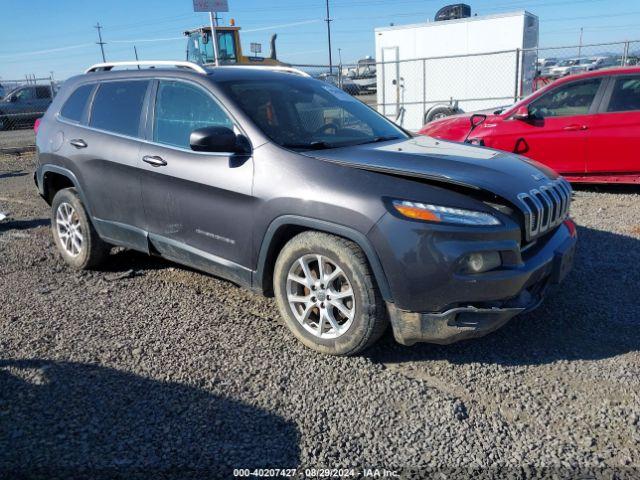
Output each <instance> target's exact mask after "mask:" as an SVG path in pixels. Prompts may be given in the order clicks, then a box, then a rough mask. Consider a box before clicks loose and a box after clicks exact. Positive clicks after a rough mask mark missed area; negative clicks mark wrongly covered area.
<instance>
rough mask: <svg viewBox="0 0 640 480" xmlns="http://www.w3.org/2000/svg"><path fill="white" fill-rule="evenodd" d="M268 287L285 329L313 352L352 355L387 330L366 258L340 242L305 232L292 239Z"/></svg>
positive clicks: (359, 250) (348, 242) (281, 253)
mask: <svg viewBox="0 0 640 480" xmlns="http://www.w3.org/2000/svg"><path fill="white" fill-rule="evenodd" d="M303 264H305V265H306V267H307V268H306V269H305V267H303ZM321 270H322V271H323V274H320V271H321ZM305 272H307V274H306V275H305ZM292 278H295V280H292ZM273 284H274V293H275V297H276V301H277V303H278V308H279V309H280V314H281V315H282V318H283V319H284V323H285V324H286V325H287V327H288V328H289V330H291V332H292V333H293V334H294V335H295V337H296V338H297V339H298V340H300V341H301V342H302V343H303V344H304V345H306V346H307V347H309V348H312V349H313V350H316V351H318V352H321V353H326V354H330V355H354V354H356V353H358V352H361V351H362V350H364V349H366V348H368V347H369V346H371V345H373V344H374V343H375V342H376V341H377V340H378V339H379V338H380V336H381V335H382V334H383V333H384V331H385V329H386V327H387V325H388V317H387V312H386V308H385V305H384V301H383V300H382V297H381V296H380V292H379V291H378V287H377V285H376V282H375V279H374V277H373V274H372V273H371V269H370V268H369V264H368V262H367V259H366V256H365V255H364V253H363V252H362V250H361V249H360V247H358V246H357V245H356V244H355V243H353V242H351V241H348V240H345V239H343V238H341V237H336V236H334V235H329V234H326V233H322V232H312V231H310V232H303V233H301V234H299V235H297V236H296V237H294V238H292V239H291V240H290V241H289V242H288V243H287V244H286V245H285V246H284V247H283V249H282V251H281V252H280V255H279V256H278V259H277V260H276V264H275V268H274V276H273Z"/></svg>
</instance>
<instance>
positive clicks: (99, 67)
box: [84, 60, 207, 75]
mask: <svg viewBox="0 0 640 480" xmlns="http://www.w3.org/2000/svg"><path fill="white" fill-rule="evenodd" d="M156 65H158V66H171V67H178V68H188V69H191V70H193V71H195V72H198V73H203V74H205V75H206V73H207V71H206V70H205V69H204V68H202V67H201V66H200V65H198V64H197V63H193V62H181V61H172V60H144V61H136V62H134V61H131V62H107V63H96V64H95V65H92V66H91V67H89V68H87V69H86V70H85V72H84V73H90V72H100V71H109V70H111V69H112V68H114V67H141V66H156Z"/></svg>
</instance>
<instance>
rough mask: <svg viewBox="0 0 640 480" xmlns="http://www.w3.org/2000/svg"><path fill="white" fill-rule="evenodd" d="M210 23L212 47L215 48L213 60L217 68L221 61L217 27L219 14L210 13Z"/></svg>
mask: <svg viewBox="0 0 640 480" xmlns="http://www.w3.org/2000/svg"><path fill="white" fill-rule="evenodd" d="M209 23H210V24H211V46H212V47H213V59H214V63H215V65H216V67H218V66H220V60H218V32H216V27H217V26H218V12H215V16H214V12H209Z"/></svg>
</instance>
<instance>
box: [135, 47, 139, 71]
mask: <svg viewBox="0 0 640 480" xmlns="http://www.w3.org/2000/svg"><path fill="white" fill-rule="evenodd" d="M133 53H134V55H135V56H136V62H138V61H139V59H138V49H137V48H136V46H135V45H134V46H133ZM138 70H140V65H138Z"/></svg>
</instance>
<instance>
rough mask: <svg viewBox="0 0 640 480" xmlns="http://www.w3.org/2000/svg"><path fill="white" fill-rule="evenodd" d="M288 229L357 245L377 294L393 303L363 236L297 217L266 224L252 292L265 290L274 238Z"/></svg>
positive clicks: (325, 223)
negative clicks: (310, 232) (370, 273)
mask: <svg viewBox="0 0 640 480" xmlns="http://www.w3.org/2000/svg"><path fill="white" fill-rule="evenodd" d="M290 226H298V227H304V228H306V229H309V230H317V231H321V232H326V233H331V234H334V235H337V236H340V237H343V238H346V239H348V240H351V241H352V242H354V243H356V244H357V245H358V246H359V247H360V248H361V249H362V251H363V252H364V254H365V256H366V257H367V260H368V262H369V265H370V266H371V270H372V271H373V275H374V277H375V279H376V282H377V284H378V288H379V289H380V294H381V295H382V297H383V298H384V299H385V300H386V301H387V302H392V301H393V299H392V296H391V290H390V288H389V283H388V281H387V277H386V275H385V273H384V269H383V268H382V263H381V262H380V259H379V258H378V254H377V253H376V251H375V249H374V248H373V245H372V244H371V242H370V241H369V239H368V238H367V237H366V235H364V234H363V233H361V232H359V231H357V230H354V229H353V228H350V227H347V226H344V225H340V224H337V223H331V222H326V221H324V220H318V219H316V218H309V217H302V216H298V215H283V216H281V217H278V218H276V219H275V220H273V221H272V222H271V223H270V224H269V227H268V228H267V231H266V232H265V235H264V237H263V239H262V244H261V246H260V253H259V255H258V265H257V269H256V271H255V272H253V278H252V286H253V288H254V289H256V290H264V286H265V285H267V284H268V279H267V275H268V274H269V271H270V270H269V269H268V268H267V260H268V258H269V253H270V252H271V246H272V242H273V240H274V238H276V237H277V233H278V230H280V229H282V228H286V227H290ZM271 253H273V252H271Z"/></svg>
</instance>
